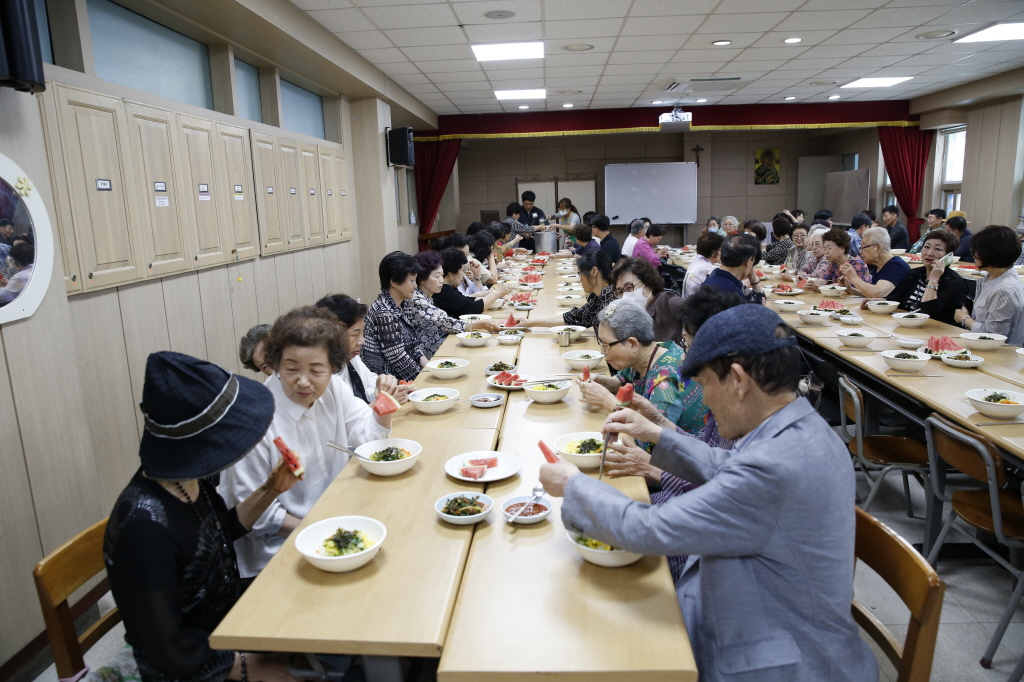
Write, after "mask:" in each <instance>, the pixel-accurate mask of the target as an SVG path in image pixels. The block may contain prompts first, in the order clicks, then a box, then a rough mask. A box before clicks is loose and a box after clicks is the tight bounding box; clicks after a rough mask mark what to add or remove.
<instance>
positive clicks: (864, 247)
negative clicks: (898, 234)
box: [860, 244, 882, 251]
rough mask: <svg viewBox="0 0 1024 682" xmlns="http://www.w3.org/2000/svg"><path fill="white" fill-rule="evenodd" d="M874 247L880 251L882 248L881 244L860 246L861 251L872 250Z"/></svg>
mask: <svg viewBox="0 0 1024 682" xmlns="http://www.w3.org/2000/svg"><path fill="white" fill-rule="evenodd" d="M872 246H874V247H875V248H879V249H880V248H882V245H881V244H861V245H860V250H861V251H863V250H864V249H870V248H871V247H872Z"/></svg>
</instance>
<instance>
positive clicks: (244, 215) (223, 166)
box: [214, 123, 266, 260]
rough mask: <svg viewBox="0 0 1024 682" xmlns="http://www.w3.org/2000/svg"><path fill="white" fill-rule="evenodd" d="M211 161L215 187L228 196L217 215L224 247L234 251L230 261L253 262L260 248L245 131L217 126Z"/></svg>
mask: <svg viewBox="0 0 1024 682" xmlns="http://www.w3.org/2000/svg"><path fill="white" fill-rule="evenodd" d="M214 161H215V162H216V163H217V184H218V185H219V186H220V187H221V188H223V190H224V192H225V194H226V195H228V196H229V200H228V201H225V202H224V203H223V205H222V211H221V215H222V217H221V222H222V224H223V228H224V234H225V243H226V244H227V245H228V246H230V247H231V248H232V249H234V254H233V255H234V258H232V260H237V259H242V258H253V257H254V256H256V255H258V254H259V252H260V247H259V226H258V225H257V223H256V207H255V205H254V203H253V201H254V197H255V195H254V193H253V184H252V183H253V170H252V154H251V152H250V149H249V131H248V130H246V129H245V128H238V127H236V126H229V125H225V124H223V123H218V124H217V148H216V153H215V154H214ZM239 188H241V193H239V191H238V190H239ZM264 191H266V190H264Z"/></svg>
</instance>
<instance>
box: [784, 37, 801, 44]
mask: <svg viewBox="0 0 1024 682" xmlns="http://www.w3.org/2000/svg"><path fill="white" fill-rule="evenodd" d="M801 40H803V38H786V39H785V40H783V41H782V42H784V43H789V44H790V45H792V44H793V43H799V42H800V41H801Z"/></svg>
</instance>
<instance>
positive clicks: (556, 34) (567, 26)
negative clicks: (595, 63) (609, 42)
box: [544, 19, 623, 42]
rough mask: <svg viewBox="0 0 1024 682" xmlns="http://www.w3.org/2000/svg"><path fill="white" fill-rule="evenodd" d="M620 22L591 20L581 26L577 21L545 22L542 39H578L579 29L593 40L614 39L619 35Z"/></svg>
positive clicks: (614, 20)
mask: <svg viewBox="0 0 1024 682" xmlns="http://www.w3.org/2000/svg"><path fill="white" fill-rule="evenodd" d="M622 22H623V20H622V19H592V20H590V21H587V22H586V23H584V24H582V25H581V24H580V22H579V21H545V22H544V37H545V38H576V37H579V35H580V30H581V29H583V30H585V31H586V34H587V35H588V36H592V37H594V38H602V37H608V36H612V37H614V36H617V35H619V31H620V30H621V29H622ZM581 42H587V41H585V40H584V41H581Z"/></svg>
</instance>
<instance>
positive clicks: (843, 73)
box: [818, 68, 867, 80]
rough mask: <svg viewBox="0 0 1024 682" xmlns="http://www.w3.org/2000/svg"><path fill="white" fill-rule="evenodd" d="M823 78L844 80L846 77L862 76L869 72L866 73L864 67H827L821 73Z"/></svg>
mask: <svg viewBox="0 0 1024 682" xmlns="http://www.w3.org/2000/svg"><path fill="white" fill-rule="evenodd" d="M818 75H819V76H821V80H829V79H832V80H843V79H846V78H861V77H862V76H865V75H867V74H865V73H864V69H842V68H839V69H826V70H825V71H822V72H821V73H820V74H818Z"/></svg>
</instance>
